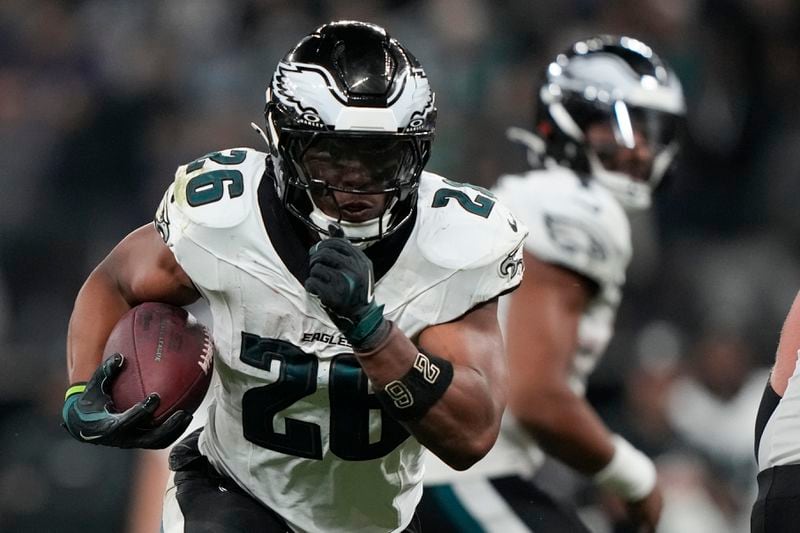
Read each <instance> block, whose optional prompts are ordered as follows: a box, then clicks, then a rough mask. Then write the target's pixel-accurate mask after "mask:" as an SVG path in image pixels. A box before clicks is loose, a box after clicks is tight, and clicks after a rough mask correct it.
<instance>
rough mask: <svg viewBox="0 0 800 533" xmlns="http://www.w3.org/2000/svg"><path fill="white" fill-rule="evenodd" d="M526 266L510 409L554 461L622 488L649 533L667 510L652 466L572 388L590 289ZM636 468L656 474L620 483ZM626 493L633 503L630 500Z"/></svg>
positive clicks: (512, 349)
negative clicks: (582, 317)
mask: <svg viewBox="0 0 800 533" xmlns="http://www.w3.org/2000/svg"><path fill="white" fill-rule="evenodd" d="M524 260H525V277H524V278H523V280H522V285H521V286H520V288H519V289H517V291H515V292H514V293H513V294H512V295H511V302H510V306H509V314H508V330H507V350H508V358H509V367H510V368H511V369H512V370H513V371H512V372H511V374H510V380H509V409H510V410H511V412H512V413H513V414H514V416H515V418H516V419H517V420H519V421H520V423H521V424H522V425H523V426H524V427H525V428H526V429H527V430H528V431H530V432H531V433H532V434H533V435H534V437H535V438H536V440H537V441H538V443H539V444H540V445H541V447H542V448H543V449H544V450H545V451H546V452H547V453H548V454H549V455H551V456H552V457H555V458H557V459H559V460H560V461H562V462H564V463H566V464H567V465H569V466H571V467H573V468H575V469H576V470H578V471H580V472H583V473H584V474H586V475H590V476H597V475H599V476H600V478H598V480H601V481H603V482H604V483H603V484H606V485H609V486H611V487H616V488H617V489H618V490H617V492H618V493H621V495H623V496H625V497H626V500H627V501H628V510H629V513H630V514H631V517H632V518H633V519H634V520H636V521H637V522H639V523H641V524H643V525H644V526H645V527H646V528H648V529H647V530H648V531H651V530H653V529H654V528H655V524H656V523H657V521H658V517H659V515H660V511H661V494H660V491H659V490H658V488H657V487H654V486H653V479H654V476H655V474H654V471H653V467H652V463H651V462H650V461H649V460H648V459H647V458H646V457H645V456H643V455H642V454H641V453H640V452H638V451H637V450H635V449H634V448H633V447H632V446H630V445H629V444H628V443H627V442H626V441H624V440H623V439H621V438H619V437H615V436H612V434H611V432H610V431H609V430H608V429H607V428H606V426H605V424H604V423H603V422H602V420H601V419H600V417H599V416H598V415H597V413H596V412H595V411H594V409H592V407H591V406H590V405H589V403H588V402H587V401H586V399H585V398H584V397H583V396H580V395H578V394H576V393H575V392H573V391H572V389H571V388H570V386H569V375H570V369H571V367H572V365H573V358H574V355H575V353H576V352H577V350H578V327H579V322H580V319H581V316H582V314H583V312H584V310H585V309H586V306H587V305H588V304H589V300H590V298H591V296H592V290H593V287H592V285H591V282H589V281H588V280H587V279H586V278H584V277H582V276H580V275H578V274H576V273H575V272H572V271H570V270H567V269H564V268H561V267H559V266H556V265H553V264H550V263H546V262H543V261H541V260H539V259H538V258H536V257H535V256H533V255H531V254H529V253H525V255H524ZM632 461H633V462H638V464H631V462H632ZM637 466H639V467H641V469H642V470H643V471H648V470H649V471H650V474H648V475H647V476H645V477H644V478H642V479H641V480H640V479H631V480H628V479H619V478H618V476H619V473H620V471H622V472H623V477H624V476H625V475H626V474H627V473H626V472H625V471H626V470H627V471H628V472H630V471H632V470H636V467H637ZM633 477H634V478H635V477H636V476H633ZM648 477H649V479H648ZM631 482H632V483H631ZM637 485H638V486H637ZM620 486H622V487H623V488H622V489H621V490H619V487H620ZM642 487H644V488H642ZM628 491H630V492H631V493H633V494H635V496H631V495H629V494H625V493H626V492H628Z"/></svg>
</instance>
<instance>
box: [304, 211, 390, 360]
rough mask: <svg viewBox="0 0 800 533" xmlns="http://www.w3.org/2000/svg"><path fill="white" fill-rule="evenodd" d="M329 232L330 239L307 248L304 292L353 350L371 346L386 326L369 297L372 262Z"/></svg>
mask: <svg viewBox="0 0 800 533" xmlns="http://www.w3.org/2000/svg"><path fill="white" fill-rule="evenodd" d="M329 231H330V234H331V235H334V237H331V238H329V239H325V240H324V241H320V242H318V243H317V244H315V245H314V246H312V247H311V250H310V252H309V264H310V272H309V275H308V279H307V280H306V282H305V288H306V290H307V291H308V292H309V293H310V294H312V295H313V296H316V297H317V298H318V299H319V302H320V304H321V305H322V307H323V309H325V311H326V312H327V313H328V316H330V317H331V320H332V321H333V323H334V324H336V327H337V328H339V331H341V332H342V333H343V334H344V336H345V337H346V338H347V340H348V341H350V344H352V345H353V347H354V348H365V347H369V346H375V345H377V344H378V342H379V339H380V338H382V336H383V335H385V334H387V333H388V331H389V324H388V323H387V322H386V320H385V319H384V318H383V306H382V305H377V304H376V303H375V298H374V296H373V294H372V292H373V288H374V285H375V282H374V278H373V275H372V261H370V260H369V258H368V257H367V256H366V254H365V253H364V252H363V251H361V250H359V249H358V248H356V247H355V246H353V245H352V244H351V243H350V241H348V240H347V239H345V238H343V235H344V234H343V232H342V230H341V228H339V227H338V226H334V225H331V227H330V228H329Z"/></svg>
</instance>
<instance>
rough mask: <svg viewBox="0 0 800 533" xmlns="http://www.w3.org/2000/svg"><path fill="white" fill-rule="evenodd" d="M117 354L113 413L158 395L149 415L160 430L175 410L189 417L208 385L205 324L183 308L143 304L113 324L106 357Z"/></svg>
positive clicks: (209, 345)
mask: <svg viewBox="0 0 800 533" xmlns="http://www.w3.org/2000/svg"><path fill="white" fill-rule="evenodd" d="M116 352H119V353H121V354H122V355H123V357H124V358H125V362H124V363H123V365H122V370H121V371H120V372H119V374H118V375H117V376H116V377H115V378H114V379H113V380H112V382H111V390H110V394H111V398H112V399H113V401H114V409H115V410H116V411H124V410H126V409H128V408H129V407H132V406H133V405H135V404H136V403H138V402H140V401H142V400H143V399H144V398H146V397H147V395H149V394H151V393H154V392H155V393H157V394H158V395H159V397H160V399H161V401H160V402H159V405H158V408H157V409H156V411H155V413H154V415H153V425H154V426H158V425H159V424H161V423H163V422H164V421H165V420H166V419H167V418H169V416H170V415H172V414H173V413H175V412H176V411H188V412H190V413H193V412H194V411H196V410H197V408H198V407H199V406H200V403H201V402H202V401H203V397H204V396H205V394H206V391H207V390H208V385H209V383H210V381H211V365H212V361H213V353H214V350H213V344H212V340H211V334H210V333H209V331H208V328H206V327H205V326H204V325H202V324H200V323H199V322H197V321H195V320H194V319H193V318H192V317H191V316H190V315H189V313H187V312H186V310H185V309H183V308H180V307H176V306H173V305H168V304H162V303H156V302H147V303H143V304H141V305H137V306H136V307H134V308H133V309H131V310H130V311H128V312H127V313H125V315H124V316H123V317H122V318H121V319H120V320H119V322H117V325H116V326H114V329H113V330H112V331H111V335H110V336H109V337H108V341H107V342H106V346H105V350H104V352H103V354H104V357H108V356H110V355H111V354H113V353H116Z"/></svg>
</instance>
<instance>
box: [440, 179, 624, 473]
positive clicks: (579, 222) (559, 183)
mask: <svg viewBox="0 0 800 533" xmlns="http://www.w3.org/2000/svg"><path fill="white" fill-rule="evenodd" d="M494 193H495V194H496V195H497V197H498V199H499V200H500V201H502V202H503V203H504V204H505V205H506V206H508V207H509V209H511V211H512V212H513V213H514V215H515V216H516V217H517V218H518V219H519V220H521V221H522V222H523V223H524V224H525V225H526V226H527V227H528V229H529V231H530V234H529V236H528V238H527V240H526V241H525V244H524V249H525V251H526V252H528V253H529V254H531V255H533V256H535V257H536V258H538V259H540V260H542V261H545V262H547V263H551V264H555V265H559V266H562V267H564V268H567V269H569V270H572V271H574V272H576V273H578V274H580V275H582V276H585V277H586V278H588V279H590V280H591V281H593V282H594V283H596V284H597V293H596V295H595V296H594V298H592V300H591V301H590V302H589V305H588V306H587V309H586V311H585V312H584V313H583V316H582V317H581V320H580V324H579V327H578V349H577V352H576V353H575V355H574V358H573V364H572V368H571V371H570V376H569V385H570V388H572V390H573V391H574V392H575V393H576V394H579V395H583V394H584V392H585V388H586V380H587V379H588V376H589V374H591V372H592V371H593V370H594V368H595V366H596V365H597V362H598V361H599V359H600V357H601V356H602V355H603V352H604V351H605V349H606V346H607V345H608V342H609V341H610V340H611V336H612V333H613V330H614V318H615V316H616V312H617V308H618V306H619V302H620V299H621V289H622V286H623V285H624V283H625V270H626V268H627V266H628V263H629V262H630V258H631V252H632V250H631V237H630V225H629V222H628V218H627V215H626V214H625V211H624V210H623V208H622V207H621V206H620V204H619V203H618V202H617V200H615V199H614V197H613V196H612V195H611V194H610V193H609V192H608V191H607V190H606V189H604V188H603V187H602V186H601V185H598V184H597V183H596V182H593V181H591V180H588V181H586V180H582V179H581V178H579V177H578V176H577V175H576V174H575V173H574V172H572V171H571V170H569V169H567V168H563V167H559V166H554V167H552V168H547V169H545V170H534V171H530V172H527V173H525V174H523V175H509V176H503V177H501V178H500V179H499V180H498V183H497V185H496V186H495V189H494ZM505 300H506V299H505V298H503V299H501V313H502V312H504V311H505V309H506V307H507V306H506V305H502V304H507V302H505ZM543 461H544V454H543V453H542V451H541V450H540V448H539V447H538V446H537V444H536V442H535V440H534V439H533V438H532V437H531V435H530V433H529V432H527V431H525V430H524V429H523V428H522V427H520V425H519V424H518V423H517V422H516V420H515V419H514V417H513V416H512V415H511V414H510V413H508V412H506V414H505V416H504V417H503V424H502V428H501V432H500V437H499V438H498V441H497V443H496V444H495V446H494V448H493V449H492V451H491V452H489V454H488V455H487V456H486V457H484V458H483V459H482V460H481V461H479V462H478V463H477V464H476V465H475V466H473V467H472V468H470V469H469V470H467V471H466V472H456V471H454V470H452V469H450V468H449V467H448V466H447V465H445V464H444V463H442V462H441V461H439V460H438V459H437V458H435V457H433V456H430V457H429V460H428V465H427V473H426V477H425V481H426V483H429V484H439V483H448V482H450V481H456V480H459V479H466V478H470V477H493V476H501V475H509V474H522V475H524V476H530V475H532V474H533V473H534V472H535V471H536V470H537V469H538V468H539V467H540V466H541V464H542V462H543Z"/></svg>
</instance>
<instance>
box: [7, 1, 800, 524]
mask: <svg viewBox="0 0 800 533" xmlns="http://www.w3.org/2000/svg"><path fill="white" fill-rule="evenodd" d="M355 5H357V6H358V7H354V6H355ZM798 6H799V4H798V3H797V2H795V1H792V0H613V1H599V0H571V1H570V0H559V1H547V2H530V1H522V0H516V1H513V0H511V1H488V0H431V1H420V0H405V1H388V0H385V1H371V2H366V1H365V2H353V1H352V0H347V1H330V2H325V1H311V0H295V1H292V2H286V1H255V0H235V1H234V0H227V1H223V0H174V1H165V2H157V1H150V0H148V1H122V0H93V1H77V0H73V1H61V2H58V1H54V0H3V2H2V3H0V348H2V349H0V368H1V369H2V371H0V530H2V531H86V530H91V531H122V530H124V528H125V527H126V526H125V524H126V523H128V517H127V516H126V513H127V509H128V505H127V502H129V501H130V498H131V495H130V490H131V489H130V487H131V480H132V479H134V477H135V474H136V472H137V468H136V465H137V464H138V463H137V462H136V461H137V455H136V453H134V452H125V451H118V450H110V449H102V448H98V447H92V446H81V445H79V444H78V443H75V442H73V441H71V440H70V439H69V438H68V436H67V435H66V433H65V432H64V431H63V430H62V429H61V428H60V427H59V421H60V418H59V410H60V406H61V402H62V401H63V391H64V388H65V386H66V377H65V375H66V373H65V356H64V351H65V349H64V346H65V336H66V329H67V323H68V319H69V313H70V310H71V306H72V303H73V301H74V298H75V295H76V293H77V291H78V289H79V288H80V285H81V283H82V282H83V280H84V279H85V277H86V276H87V275H88V273H89V272H90V271H91V269H92V268H93V266H94V265H95V264H96V263H97V262H98V261H99V260H100V259H101V258H102V257H103V256H104V255H105V254H106V253H108V251H109V250H110V249H111V247H112V246H113V245H114V244H115V243H116V242H117V241H118V240H119V239H121V238H122V237H123V236H124V235H125V234H127V233H128V232H129V231H131V230H133V229H134V228H136V227H137V226H139V225H141V224H143V223H146V222H148V221H149V220H151V218H152V214H153V212H154V210H155V207H156V205H157V203H158V201H159V199H160V196H161V194H162V192H163V190H164V189H165V188H166V187H167V185H168V184H169V183H170V181H171V179H172V175H173V172H174V170H175V168H176V167H177V166H178V165H179V164H182V163H185V162H187V161H191V160H193V159H194V158H196V157H198V156H199V155H202V154H204V153H207V152H209V151H212V150H216V149H221V148H229V147H236V146H251V147H255V148H259V149H262V148H263V146H262V143H261V141H260V139H259V138H258V137H256V136H255V134H254V133H253V132H252V131H251V130H250V127H249V125H248V124H249V122H250V121H254V122H256V123H259V124H260V123H261V122H262V116H261V113H262V110H263V105H264V102H263V97H264V88H265V87H266V84H267V83H268V82H269V80H270V78H271V75H272V71H273V69H274V67H275V64H276V63H277V61H278V59H279V58H280V57H281V56H282V55H283V54H284V53H285V52H286V51H287V50H288V49H289V48H291V46H292V45H293V44H294V43H295V42H297V41H298V40H299V39H300V38H301V37H302V36H303V35H305V34H307V33H309V32H310V31H311V30H312V29H313V28H314V27H316V26H317V25H319V24H321V23H323V22H326V21H329V20H332V19H361V20H367V21H371V22H375V23H378V24H381V25H384V26H385V27H386V28H387V29H388V31H389V32H390V33H391V34H392V35H393V36H394V37H397V38H398V39H399V40H400V41H401V42H403V43H404V44H405V45H406V46H407V47H408V48H409V49H410V50H411V51H412V52H414V53H415V55H416V56H417V57H418V58H419V59H420V61H421V62H422V64H423V66H424V67H425V69H426V70H427V73H428V76H429V78H430V81H431V85H432V87H433V88H434V90H435V91H436V92H437V103H438V107H439V122H438V130H437V139H436V142H435V143H434V149H433V154H434V155H433V158H432V160H431V162H430V164H429V166H428V168H429V170H432V171H434V172H437V173H441V174H443V175H445V176H447V177H449V178H451V179H455V180H458V181H467V182H472V183H475V184H479V185H484V186H489V185H491V184H492V183H494V181H495V180H496V178H497V176H499V175H500V174H503V173H506V172H516V171H520V170H523V169H524V168H525V158H524V153H523V151H522V150H521V149H520V148H518V147H515V146H514V145H512V144H511V143H510V142H508V141H507V140H505V136H504V131H505V129H506V128H507V127H508V126H511V125H517V126H523V127H530V125H531V117H532V104H533V95H534V91H535V83H536V79H537V78H538V74H539V72H540V71H541V69H542V68H543V67H544V65H545V64H546V62H547V61H548V59H549V58H551V57H552V56H553V55H554V54H555V53H556V52H557V51H560V50H561V49H563V48H564V47H566V46H567V45H568V44H569V43H570V42H571V41H572V40H574V39H577V38H580V37H586V36H588V35H591V34H595V33H601V32H611V33H627V34H629V35H631V36H634V37H638V38H640V39H642V40H644V41H645V42H647V43H648V44H650V45H651V46H653V47H654V48H655V49H656V51H658V52H659V53H660V54H661V55H662V56H663V57H664V58H665V59H666V60H667V61H668V62H669V63H670V64H671V65H672V66H673V67H674V68H675V70H676V71H677V72H678V74H679V76H680V77H681V79H682V80H683V84H684V89H685V92H686V97H687V102H688V121H687V134H686V137H687V141H686V146H685V150H684V152H683V158H682V161H681V165H680V167H679V169H678V171H677V172H676V173H675V175H674V176H673V179H672V180H671V182H670V183H668V184H667V185H666V186H665V187H663V188H662V189H661V190H660V191H659V194H658V196H657V199H656V203H655V207H654V209H653V210H651V211H650V212H648V213H646V214H643V215H638V216H636V217H634V218H633V220H632V222H633V227H634V238H635V256H634V260H633V264H632V265H631V268H630V270H629V283H628V286H627V289H626V293H625V298H624V301H623V306H622V309H621V311H620V316H619V320H618V328H617V336H616V337H615V339H614V341H613V343H612V346H611V348H610V350H609V353H608V356H607V358H606V360H605V361H604V362H603V364H602V365H601V367H600V368H599V370H598V371H597V372H596V374H595V376H594V377H593V380H592V382H591V387H590V390H589V397H590V399H591V400H592V401H593V402H594V403H595V405H596V406H597V407H598V409H600V411H601V413H602V414H603V416H604V417H605V418H606V419H607V420H608V422H609V423H610V424H611V426H612V427H613V428H614V429H616V430H618V431H621V432H623V433H624V434H625V435H626V436H628V438H629V439H630V440H632V441H634V442H635V443H636V444H637V445H639V446H641V447H642V448H644V449H645V450H647V451H648V452H649V453H651V454H653V455H654V456H656V457H657V458H658V464H659V468H660V469H661V473H662V475H663V476H664V478H663V479H664V482H665V488H666V492H667V509H666V512H665V520H664V523H663V525H662V529H661V531H664V532H672V531H676V532H681V533H686V532H692V531H698V532H704V533H707V532H715V531H746V530H747V528H746V526H745V524H746V516H747V513H748V512H749V506H750V504H751V503H752V499H753V497H754V494H753V488H754V481H753V480H754V475H755V472H754V468H755V465H754V462H753V456H752V425H753V417H754V413H755V409H756V406H757V403H758V399H759V397H760V393H761V389H762V388H763V384H764V380H765V373H764V372H765V369H766V368H767V367H768V365H769V364H771V361H772V358H773V356H774V350H775V346H776V342H777V338H778V334H779V331H780V326H781V322H782V319H783V316H784V315H785V313H786V311H787V310H788V308H789V305H790V303H791V301H792V298H793V297H794V295H795V293H796V290H797V286H798V278H799V276H800V255H799V254H798V249H797V244H798V239H799V238H800V216H798V214H797V209H796V208H795V203H796V202H797V201H798V200H797V199H798V198H800V179H798V178H800V113H799V112H798V111H800V109H798V107H800V106H798V101H800V99H798V92H799V91H798V89H800V7H798ZM545 476H551V477H553V478H554V479H556V480H557V481H559V482H558V485H559V486H562V487H564V489H563V491H564V493H565V494H566V493H568V492H571V491H573V490H575V491H577V492H578V497H579V498H580V501H581V502H582V504H583V505H584V514H585V516H586V518H587V520H588V521H589V522H591V523H592V524H593V528H594V529H595V530H596V531H598V532H603V531H612V530H613V528H614V527H617V530H618V531H622V530H623V529H621V528H620V527H619V526H614V519H613V516H614V514H615V508H614V506H613V503H609V502H606V501H605V500H604V499H603V498H598V497H597V495H595V494H594V493H592V492H591V491H587V490H585V487H582V486H581V485H580V484H579V483H578V484H575V483H574V480H572V479H571V478H570V476H568V475H567V474H565V473H564V472H562V471H560V470H559V469H558V468H553V471H552V472H549V473H548V472H546V473H545ZM609 516H611V517H612V518H611V519H609V518H608V517H609Z"/></svg>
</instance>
